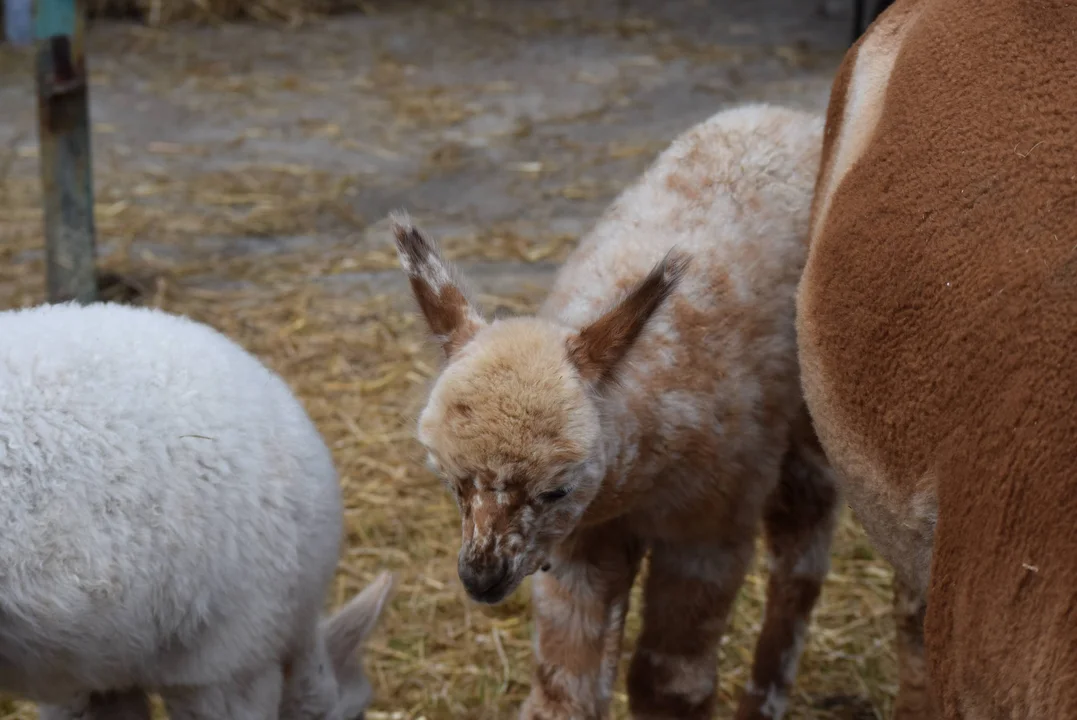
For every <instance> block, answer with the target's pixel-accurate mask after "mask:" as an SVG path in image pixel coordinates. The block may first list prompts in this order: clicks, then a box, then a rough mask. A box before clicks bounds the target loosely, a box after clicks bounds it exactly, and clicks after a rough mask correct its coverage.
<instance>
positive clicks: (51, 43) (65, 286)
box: [6, 0, 97, 303]
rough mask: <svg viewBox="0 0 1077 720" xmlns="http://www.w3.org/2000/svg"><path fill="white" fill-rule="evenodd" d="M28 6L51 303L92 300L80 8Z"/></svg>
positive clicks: (67, 0) (57, 1)
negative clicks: (31, 12) (34, 57)
mask: <svg viewBox="0 0 1077 720" xmlns="http://www.w3.org/2000/svg"><path fill="white" fill-rule="evenodd" d="M6 1H7V2H9V3H10V2H16V3H18V2H22V3H27V2H33V3H34V40H35V44H36V50H37V113H38V140H39V143H40V147H41V182H42V186H43V187H42V189H43V199H44V205H45V277H46V285H47V287H48V299H49V302H54V303H55V302H66V301H68V300H77V301H78V302H81V303H91V302H94V301H95V300H97V277H96V272H95V262H94V255H95V253H94V244H95V243H94V217H93V167H92V164H91V158H90V117H89V116H90V112H89V87H88V81H87V73H86V59H85V58H86V54H85V35H86V8H85V6H84V0H36V2H35V0H6Z"/></svg>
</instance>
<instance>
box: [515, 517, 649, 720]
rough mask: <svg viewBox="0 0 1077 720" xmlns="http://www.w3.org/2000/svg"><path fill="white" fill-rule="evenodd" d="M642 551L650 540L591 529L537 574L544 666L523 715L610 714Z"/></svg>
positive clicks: (533, 719) (546, 718) (574, 717)
mask: <svg viewBox="0 0 1077 720" xmlns="http://www.w3.org/2000/svg"><path fill="white" fill-rule="evenodd" d="M642 555H643V546H642V544H641V543H640V542H638V541H637V540H635V539H634V538H632V537H631V536H630V535H628V534H627V533H625V532H623V531H621V530H619V529H618V528H615V527H604V528H601V529H598V530H589V531H584V532H583V533H580V534H578V536H576V537H573V538H571V539H570V540H569V541H568V542H566V543H564V544H563V545H562V547H561V548H559V550H558V552H557V554H555V556H554V558H553V562H552V564H551V567H550V570H549V571H547V572H544V573H539V574H538V575H537V576H536V577H535V579H534V583H533V585H532V588H533V609H534V615H535V632H536V638H535V654H536V657H535V660H536V665H535V672H534V675H533V679H532V684H531V693H530V695H529V696H528V698H527V700H526V701H525V702H524V705H523V708H522V709H521V712H520V718H521V720H599V719H600V718H603V717H605V716H606V713H607V711H608V709H609V703H610V696H611V693H612V690H613V683H614V681H615V680H616V677H617V661H618V659H619V657H620V653H621V639H622V636H623V634H624V619H625V614H626V613H627V611H628V596H629V592H630V591H631V589H632V582H633V580H634V579H635V576H636V572H637V571H638V569H639V563H640V559H641V557H642Z"/></svg>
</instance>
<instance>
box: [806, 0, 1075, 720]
mask: <svg viewBox="0 0 1077 720" xmlns="http://www.w3.org/2000/svg"><path fill="white" fill-rule="evenodd" d="M914 6H916V7H917V9H918V10H919V11H920V12H919V17H918V19H916V20H914V21H911V26H910V27H908V28H907V33H906V35H905V36H904V38H903V40H902V41H901V44H900V49H899V50H898V51H897V55H896V57H897V60H896V63H895V65H894V69H893V72H892V74H890V77H889V85H888V87H887V89H886V94H885V96H884V97H885V99H884V103H883V108H882V114H881V119H880V121H879V124H878V125H877V126H876V128H875V129H874V132H873V134H872V135H871V137H870V140H869V142H868V144H867V146H866V149H865V150H864V151H863V152H862V153H861V154H860V155H859V159H858V160H857V161H856V162H855V163H854V164H853V165H852V167H851V169H850V170H849V171H848V173H847V174H846V175H845V176H844V178H842V179H841V180H840V182H839V185H838V186H837V189H836V190H835V191H834V193H833V195H832V196H831V197H830V198H829V206H828V207H827V208H825V209H824V205H826V203H824V202H823V198H822V197H818V198H817V203H816V210H817V212H818V213H819V215H818V216H817V217H816V218H815V222H814V229H815V237H814V240H813V247H812V250H811V255H810V258H809V261H808V266H807V269H806V271H805V281H804V284H803V286H802V288H801V291H800V292H801V297H800V300H799V306H798V307H799V309H800V317H799V318H798V323H799V326H800V330H801V333H802V338H801V340H800V343H801V348H802V352H803V353H804V355H805V357H807V358H808V360H807V361H806V363H805V371H804V382H805V386H806V388H808V392H807V394H808V396H809V406H810V408H811V410H812V413H813V416H815V417H816V421H817V423H818V425H819V427H818V429H819V434H820V438H821V439H823V443H824V446H825V447H826V450H827V453H828V455H832V457H831V459H832V460H834V462H835V465H837V466H838V467H839V468H841V469H843V470H844V469H845V468H842V465H843V464H848V462H846V463H843V461H842V459H841V458H840V457H838V456H843V457H845V458H851V457H852V455H851V453H850V451H849V448H852V447H856V448H858V449H859V452H860V453H861V455H860V458H859V459H858V462H861V463H862V464H861V466H860V467H861V470H859V471H858V472H843V474H844V475H845V476H846V479H847V481H848V483H849V489H850V491H851V496H850V497H852V498H856V499H855V500H851V501H850V502H851V503H852V504H853V505H854V509H855V510H857V512H858V514H860V513H861V511H863V512H864V513H865V514H867V515H869V516H872V517H876V518H878V517H879V516H881V515H882V514H884V513H886V512H890V513H892V514H893V515H894V516H895V517H896V518H898V519H900V517H901V513H902V512H903V511H905V510H903V509H904V508H907V507H908V505H907V504H903V503H907V502H908V501H909V498H911V497H913V496H914V495H915V494H916V493H917V492H919V491H920V490H921V489H923V488H925V487H926V488H927V489H928V491H929V492H930V491H931V490H932V488H933V494H934V499H935V501H936V503H937V513H938V519H937V524H936V525H935V532H934V547H933V551H934V555H933V558H932V564H931V574H930V583H929V587H928V604H927V619H926V632H925V643H926V649H927V656H928V671H929V674H930V683H931V685H932V692H933V695H934V697H935V700H936V703H937V707H938V709H939V712H940V715H941V716H942V717H944V718H953V719H956V718H969V719H970V720H972V719H977V720H979V719H983V718H991V719H994V718H1043V719H1044V720H1048V719H1050V720H1054V719H1055V718H1057V719H1059V720H1062V719H1063V718H1077V3H1074V2H1073V0H920V2H918V3H916V2H906V1H905V0H899V2H897V3H896V4H895V5H894V6H893V8H892V9H891V10H890V11H888V14H889V13H898V12H902V11H904V10H908V9H909V8H912V7H914ZM879 32H882V30H876V28H873V29H872V31H869V33H868V35H867V36H865V38H863V39H862V40H861V41H860V43H858V45H857V47H854V48H853V49H852V50H851V51H850V53H849V55H848V57H847V58H846V63H845V66H844V67H843V70H842V74H841V76H840V77H839V79H838V83H837V84H836V86H835V99H833V100H832V103H833V104H832V108H831V113H830V116H829V118H828V129H827V149H826V151H825V158H824V161H823V165H822V171H821V174H820V185H819V187H820V188H821V189H823V188H825V183H826V182H827V173H828V169H829V168H830V161H831V158H830V157H829V156H830V154H831V153H832V152H834V144H835V138H834V135H835V133H836V132H837V129H838V128H839V126H840V124H841V123H842V122H843V120H844V114H845V113H844V109H845V107H846V106H847V105H848V104H849V101H848V99H846V100H845V101H844V102H842V103H841V104H838V103H839V98H838V96H839V95H842V94H844V92H845V91H846V90H847V89H848V88H847V87H846V86H848V85H849V84H850V75H852V74H855V69H854V63H855V60H856V59H857V54H858V53H861V54H862V53H863V52H865V48H866V47H868V46H870V45H871V44H872V42H873V40H874V41H875V42H883V41H881V40H879V39H878V38H877V37H876V38H873V35H878V33H879ZM883 82H885V79H884V80H883ZM820 418H823V419H822V420H821V419H820ZM832 449H833V450H834V452H833V454H832ZM869 466H870V467H872V468H873V471H872V472H873V473H874V474H873V475H872V474H871V473H867V472H865V471H864V470H863V468H864V467H869ZM869 475H871V478H874V479H871V478H869ZM878 478H885V483H883V484H884V485H885V486H884V487H876V486H872V485H871V484H872V483H873V482H874V483H879V482H881V481H879V480H878ZM858 493H859V494H858ZM880 508H882V509H880ZM878 527H882V525H879V526H878ZM895 527H896V526H895ZM876 539H877V540H878V538H876ZM926 542H927V543H928V544H929V543H930V537H928V539H927V541H926ZM895 547H896V546H895ZM892 552H893V555H894V558H892V561H895V562H896V563H900V562H902V561H903V557H898V556H899V555H901V554H902V553H903V552H904V549H901V550H897V549H895V550H893V551H892Z"/></svg>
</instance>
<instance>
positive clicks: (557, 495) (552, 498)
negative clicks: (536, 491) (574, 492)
mask: <svg viewBox="0 0 1077 720" xmlns="http://www.w3.org/2000/svg"><path fill="white" fill-rule="evenodd" d="M570 492H571V490H570V489H569V488H568V487H559V488H557V489H556V490H550V491H549V492H544V493H542V494H541V495H539V500H541V501H542V502H544V503H554V502H557V501H558V500H560V499H562V498H564V497H565V496H566V495H568V494H569V493H570Z"/></svg>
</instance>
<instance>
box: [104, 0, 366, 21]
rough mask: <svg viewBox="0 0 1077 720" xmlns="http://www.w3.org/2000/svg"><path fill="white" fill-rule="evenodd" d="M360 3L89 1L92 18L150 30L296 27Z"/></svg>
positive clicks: (301, 0)
mask: <svg viewBox="0 0 1077 720" xmlns="http://www.w3.org/2000/svg"><path fill="white" fill-rule="evenodd" d="M366 5H367V3H365V2H364V1H363V0H90V1H89V4H88V6H87V9H88V11H89V14H90V17H91V18H114V19H129V18H133V19H137V20H140V21H142V22H144V23H146V24H147V25H149V26H150V27H163V26H167V25H170V24H172V23H176V22H181V21H186V22H195V23H221V22H226V21H230V20H254V21H255V22H265V23H277V24H280V23H283V24H287V25H293V26H294V25H299V24H301V23H303V22H304V21H306V20H309V19H311V18H314V17H320V16H325V15H330V14H333V13H339V12H347V11H349V10H363V9H364V7H365V6H366Z"/></svg>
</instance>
